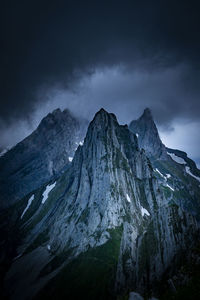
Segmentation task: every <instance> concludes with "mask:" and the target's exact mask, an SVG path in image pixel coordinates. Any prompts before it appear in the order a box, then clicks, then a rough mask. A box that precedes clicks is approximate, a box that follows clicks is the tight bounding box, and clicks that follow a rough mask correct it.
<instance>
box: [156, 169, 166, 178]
mask: <svg viewBox="0 0 200 300" xmlns="http://www.w3.org/2000/svg"><path fill="white" fill-rule="evenodd" d="M156 172H157V173H158V174H159V175H160V176H161V177H163V178H166V177H165V176H164V175H163V174H162V173H161V172H160V171H159V170H158V169H157V168H156Z"/></svg>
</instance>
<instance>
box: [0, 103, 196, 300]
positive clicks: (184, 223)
mask: <svg viewBox="0 0 200 300" xmlns="http://www.w3.org/2000/svg"><path fill="white" fill-rule="evenodd" d="M59 114H60V112H59ZM141 119H142V120H141ZM139 120H140V122H141V124H142V125H141V128H142V129H140V128H139V126H138V125H137V126H138V127H137V133H138V134H139V135H140V134H141V133H142V132H143V135H141V136H142V137H141V141H139V143H138V140H139V138H137V136H136V134H134V133H133V132H132V131H131V130H129V128H128V126H127V125H125V126H122V125H119V124H118V122H117V119H116V117H115V115H113V114H109V113H107V112H106V111H105V110H104V109H101V110H100V111H99V112H98V113H97V114H96V115H95V117H94V119H93V120H92V122H91V123H90V125H89V127H88V130H87V134H86V137H85V139H84V143H83V144H81V145H79V146H78V149H77V150H76V152H75V155H74V158H73V160H72V162H71V164H70V165H69V167H67V168H66V169H65V171H64V173H60V175H59V176H57V178H56V179H55V178H54V179H52V180H51V182H48V184H47V183H46V184H44V185H43V186H41V187H40V188H39V189H36V190H34V191H33V192H30V193H29V194H28V195H27V196H25V197H24V198H22V199H21V200H20V201H18V202H17V203H15V204H14V205H13V206H12V207H10V208H8V209H6V210H3V211H2V212H1V214H0V226H1V232H2V245H3V247H2V251H1V258H0V261H1V262H2V267H1V270H2V280H3V279H4V292H5V295H6V296H7V297H8V298H9V299H21V300H23V299H46V298H48V299H80V298H81V297H82V298H85V299H120V298H119V297H127V295H128V294H129V291H136V292H139V293H140V294H142V295H146V296H148V297H150V296H152V294H153V295H155V294H156V295H159V284H161V282H162V281H164V279H169V278H171V277H170V276H172V275H171V274H173V273H174V272H175V271H176V270H178V266H179V264H180V259H184V261H186V260H187V259H189V257H190V254H191V253H192V252H191V251H192V249H193V247H196V245H197V244H198V242H199V225H198V214H199V199H200V198H199V192H200V188H199V181H198V178H199V177H198V174H199V173H198V172H199V171H198V169H196V166H195V164H194V163H193V162H192V161H191V160H189V159H188V158H187V156H186V154H183V153H182V152H181V153H179V152H177V151H175V150H172V149H167V148H166V147H165V146H164V145H163V144H162V142H161V141H160V139H159V135H158V132H157V129H156V126H155V123H154V122H153V119H152V116H151V113H150V111H149V110H146V111H145V113H144V115H143V117H141V118H140V119H139ZM145 122H146V123H145ZM48 123H49V122H48ZM41 124H42V123H41ZM149 124H151V126H150V127H149ZM42 126H43V125H42ZM45 127H46V126H45ZM52 127H54V125H52ZM135 128H136V126H135ZM150 135H151V139H150ZM148 141H149V143H150V144H149V145H148ZM152 141H153V142H152ZM156 145H157V146H156ZM141 146H142V148H147V151H146V152H145V150H144V149H141V148H140V147H141ZM156 147H158V151H156ZM174 151H175V152H174ZM167 152H168V153H170V154H167ZM70 154H71V153H70ZM70 154H69V153H68V155H70ZM175 156H176V157H178V158H175ZM181 156H182V157H181ZM155 158H156V159H155ZM181 158H182V160H184V161H185V164H183V163H182V162H183V161H182V160H181ZM60 159H61V157H60ZM175 159H176V160H178V159H179V162H177V161H175ZM189 172H191V174H192V175H191V174H190V173H189ZM194 172H197V173H195V174H196V175H194ZM194 176H196V177H194ZM170 280H171V279H170ZM170 282H171V281H170ZM171 284H172V285H173V282H172V283H171ZM132 295H133V294H132ZM117 297H118V298H117Z"/></svg>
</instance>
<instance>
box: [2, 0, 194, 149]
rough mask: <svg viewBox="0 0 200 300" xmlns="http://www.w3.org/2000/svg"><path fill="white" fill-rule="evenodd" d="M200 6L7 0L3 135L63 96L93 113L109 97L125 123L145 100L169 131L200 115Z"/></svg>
mask: <svg viewBox="0 0 200 300" xmlns="http://www.w3.org/2000/svg"><path fill="white" fill-rule="evenodd" d="M199 6H200V5H199V4H198V2H197V1H192V0H191V1H184V0H182V1H170V0H169V1H156V0H153V1H137V0H135V1H133V0H131V1H128V0H127V1H119V0H115V1H112V0H110V1H104V0H102V1H87V0H86V1H70V0H69V1H64V0H63V1H61V0H60V1H37V0H35V1H32V0H31V1H17V2H16V1H14V0H13V1H5V2H4V4H3V6H2V9H1V12H0V14H1V21H2V25H3V26H2V28H3V31H2V33H1V39H2V45H3V47H2V49H1V54H0V59H1V68H0V76H1V89H0V134H1V141H0V145H4V146H5V145H6V144H7V145H8V144H9V143H10V141H11V140H12V141H13V143H14V141H15V140H16V141H18V140H19V139H20V138H22V137H24V136H25V135H26V134H27V133H29V132H30V131H31V130H32V129H34V128H35V126H36V125H37V124H38V122H39V120H40V119H41V118H42V117H43V116H44V115H45V114H46V113H48V112H49V111H51V110H52V109H54V108H56V107H58V106H61V108H64V107H69V108H71V109H72V110H73V111H74V112H75V113H77V114H82V115H84V116H85V117H87V118H91V117H92V115H93V114H94V113H95V111H96V110H97V109H99V108H100V107H102V106H103V107H105V108H106V109H108V110H109V111H112V112H114V113H116V114H117V116H118V118H119V120H120V122H123V123H127V122H129V121H130V120H131V119H133V118H136V117H138V116H139V114H140V113H141V112H142V110H143V109H144V108H145V107H147V106H148V107H150V108H151V109H152V111H153V114H154V116H155V119H156V121H157V123H158V124H159V126H160V128H165V131H166V130H169V129H170V128H171V129H172V128H173V127H174V126H175V125H174V124H181V122H189V123H191V122H193V123H194V122H195V124H198V122H199V120H200V119H199V111H200V101H199V99H200V85H199V82H200V55H199V53H200V39H199V32H200V19H199V8H200V7H199ZM13 128H15V129H16V128H17V129H16V130H15V131H14V132H15V134H14V133H12V134H11V132H12V129H13ZM166 132H167V131H166ZM11 137H12V139H11Z"/></svg>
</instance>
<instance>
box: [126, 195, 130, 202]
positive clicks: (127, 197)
mask: <svg viewBox="0 0 200 300" xmlns="http://www.w3.org/2000/svg"><path fill="white" fill-rule="evenodd" d="M126 199H127V201H128V202H131V199H130V197H129V195H128V194H126Z"/></svg>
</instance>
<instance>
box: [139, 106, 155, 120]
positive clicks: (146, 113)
mask: <svg viewBox="0 0 200 300" xmlns="http://www.w3.org/2000/svg"><path fill="white" fill-rule="evenodd" d="M140 118H145V119H152V120H153V117H152V113H151V110H150V108H148V107H147V108H145V109H144V112H143V114H142V116H141V117H140Z"/></svg>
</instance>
